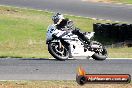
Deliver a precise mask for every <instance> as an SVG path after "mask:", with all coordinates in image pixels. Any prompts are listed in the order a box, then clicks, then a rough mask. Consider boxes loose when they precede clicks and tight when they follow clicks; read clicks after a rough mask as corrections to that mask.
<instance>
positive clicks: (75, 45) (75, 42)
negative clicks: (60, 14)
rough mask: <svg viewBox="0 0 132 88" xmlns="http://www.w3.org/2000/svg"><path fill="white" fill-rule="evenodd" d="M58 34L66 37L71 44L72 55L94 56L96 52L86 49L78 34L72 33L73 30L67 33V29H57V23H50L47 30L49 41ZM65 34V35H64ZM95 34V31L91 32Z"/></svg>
mask: <svg viewBox="0 0 132 88" xmlns="http://www.w3.org/2000/svg"><path fill="white" fill-rule="evenodd" d="M53 34H54V35H56V36H57V37H60V36H61V38H62V39H64V41H66V42H67V43H69V44H70V47H69V48H70V54H71V56H73V57H75V56H88V57H89V56H92V55H93V54H94V53H95V52H91V51H88V50H87V51H84V45H83V43H82V42H81V41H80V40H79V39H78V36H77V35H74V34H72V33H71V32H68V33H66V31H61V30H58V29H56V25H54V24H53V25H50V26H49V27H48V31H47V41H49V40H52V38H53V37H52V35H53ZM62 35H63V36H62ZM91 35H93V33H91ZM91 35H89V36H88V38H90V37H92V36H91ZM53 42H57V41H56V40H53Z"/></svg>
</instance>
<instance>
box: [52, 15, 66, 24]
mask: <svg viewBox="0 0 132 88" xmlns="http://www.w3.org/2000/svg"><path fill="white" fill-rule="evenodd" d="M63 19H64V17H63V15H62V14H60V13H56V14H54V15H53V16H52V20H53V21H54V24H60V22H61V21H62V20H63Z"/></svg>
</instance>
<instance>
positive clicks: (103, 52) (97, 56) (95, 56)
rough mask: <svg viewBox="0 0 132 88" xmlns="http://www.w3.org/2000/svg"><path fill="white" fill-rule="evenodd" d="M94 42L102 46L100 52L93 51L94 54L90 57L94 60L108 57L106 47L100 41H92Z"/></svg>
mask: <svg viewBox="0 0 132 88" xmlns="http://www.w3.org/2000/svg"><path fill="white" fill-rule="evenodd" d="M94 42H95V43H97V44H99V45H100V46H102V48H101V52H96V51H95V54H93V55H92V58H93V59H95V60H105V59H106V58H107V57H108V53H107V50H106V48H105V47H104V46H103V45H102V44H101V43H99V42H97V41H94Z"/></svg>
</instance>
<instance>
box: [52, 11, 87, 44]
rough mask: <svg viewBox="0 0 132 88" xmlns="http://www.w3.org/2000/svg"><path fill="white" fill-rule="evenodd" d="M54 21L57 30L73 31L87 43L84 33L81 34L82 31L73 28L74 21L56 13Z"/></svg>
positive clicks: (53, 17)
mask: <svg viewBox="0 0 132 88" xmlns="http://www.w3.org/2000/svg"><path fill="white" fill-rule="evenodd" d="M52 20H53V22H54V24H55V25H56V28H57V29H59V30H62V31H63V30H65V31H68V30H72V33H73V34H75V35H77V36H78V37H79V38H81V39H82V40H83V41H84V40H85V41H86V37H85V36H84V33H81V32H80V29H78V28H76V27H74V26H73V21H71V20H69V19H68V18H64V16H63V15H62V14H60V13H56V14H55V15H53V16H52Z"/></svg>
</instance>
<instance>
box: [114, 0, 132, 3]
mask: <svg viewBox="0 0 132 88" xmlns="http://www.w3.org/2000/svg"><path fill="white" fill-rule="evenodd" d="M112 1H115V2H121V3H126V4H132V0H112Z"/></svg>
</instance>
